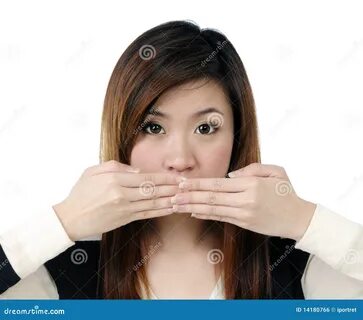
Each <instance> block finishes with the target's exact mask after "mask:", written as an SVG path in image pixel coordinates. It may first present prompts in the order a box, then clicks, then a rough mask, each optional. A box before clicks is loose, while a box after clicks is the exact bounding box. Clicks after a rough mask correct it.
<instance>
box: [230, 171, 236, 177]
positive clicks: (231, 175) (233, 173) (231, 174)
mask: <svg viewBox="0 0 363 320" xmlns="http://www.w3.org/2000/svg"><path fill="white" fill-rule="evenodd" d="M228 176H229V177H230V178H233V177H236V176H237V173H236V172H229V173H228Z"/></svg>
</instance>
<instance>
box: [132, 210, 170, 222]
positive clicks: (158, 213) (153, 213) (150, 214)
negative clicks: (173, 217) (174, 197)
mask: <svg viewBox="0 0 363 320" xmlns="http://www.w3.org/2000/svg"><path fill="white" fill-rule="evenodd" d="M169 214H173V209H172V208H164V209H154V210H148V211H143V212H142V214H141V213H139V214H135V215H133V216H132V220H133V221H136V220H143V219H151V218H157V217H163V216H167V215H169Z"/></svg>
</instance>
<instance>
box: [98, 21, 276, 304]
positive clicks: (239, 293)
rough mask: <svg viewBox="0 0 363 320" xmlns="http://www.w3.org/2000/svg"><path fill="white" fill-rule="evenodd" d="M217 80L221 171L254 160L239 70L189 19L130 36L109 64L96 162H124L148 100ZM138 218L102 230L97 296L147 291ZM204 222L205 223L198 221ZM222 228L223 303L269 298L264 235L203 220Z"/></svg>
mask: <svg viewBox="0 0 363 320" xmlns="http://www.w3.org/2000/svg"><path fill="white" fill-rule="evenodd" d="M198 79H213V80H215V81H217V82H218V83H219V84H220V85H221V87H222V88H223V89H224V90H225V92H226V93H227V95H228V98H229V103H230V105H231V107H232V109H233V118H234V145H233V149H232V155H231V161H230V165H229V171H232V170H237V169H239V168H241V167H244V166H246V165H248V164H250V163H252V162H260V148H259V141H258V129H257V120H256V113H255V103H254V99H253V95H252V90H251V86H250V83H249V80H248V78H247V74H246V71H245V68H244V65H243V63H242V61H241V59H240V57H239V55H238V53H237V51H236V50H235V48H234V47H233V45H232V44H231V43H230V42H229V40H228V39H227V38H226V36H225V35H223V34H222V33H221V32H219V31H216V30H212V29H201V28H200V27H199V26H198V25H196V24H195V23H194V22H191V21H170V22H167V23H164V24H161V25H159V26H156V27H154V28H152V29H150V30H148V31H146V32H145V33H143V34H142V35H140V36H139V37H138V38H137V39H135V40H134V41H133V42H132V43H131V44H130V45H129V47H127V49H126V50H125V51H124V52H123V54H122V55H121V57H120V58H119V60H118V61H117V63H116V66H115V68H114V70H113V72H112V75H111V78H110V80H109V83H108V87H107V92H106V96H105V100H104V109H103V114H102V125H101V143H100V162H104V161H109V160H112V159H113V160H117V161H119V162H122V163H126V164H130V162H129V160H130V155H131V150H132V148H133V146H134V144H135V140H136V138H137V134H138V130H139V128H140V126H142V123H143V120H144V117H145V115H146V114H147V112H148V111H149V110H150V108H151V107H152V105H153V102H154V101H155V100H156V99H157V98H158V97H159V96H160V95H161V94H162V93H163V92H165V91H166V90H168V89H170V88H171V87H173V86H176V85H181V84H184V83H185V82H188V81H191V80H198ZM151 220H152V219H146V220H138V221H134V222H131V223H129V224H127V225H124V226H122V227H120V228H117V229H115V230H112V231H109V232H106V233H104V234H103V236H102V241H101V258H100V272H101V275H102V276H101V279H102V281H101V282H102V283H100V286H99V287H100V288H99V289H100V290H101V291H102V293H101V296H102V297H103V298H105V299H140V298H141V296H140V282H139V281H141V282H142V284H144V285H145V287H146V288H148V280H147V276H146V270H145V263H140V261H142V262H144V260H145V257H144V256H143V253H145V252H147V251H148V250H150V246H151V245H152V244H151V243H150V241H151V240H150V239H151V238H150V232H151V231H150V222H151ZM206 221H208V220H206ZM208 222H210V223H211V224H213V225H218V224H219V225H218V227H220V229H221V230H222V235H221V240H222V248H223V249H222V253H223V261H222V263H223V265H222V270H223V271H224V272H223V273H224V286H225V297H226V299H241V298H244V299H261V298H268V297H270V296H271V275H270V271H269V251H268V241H266V240H267V239H268V237H267V236H265V235H262V234H259V233H255V232H252V231H249V230H246V229H242V228H239V227H237V226H235V225H232V224H228V223H224V222H219V221H218V222H217V221H208Z"/></svg>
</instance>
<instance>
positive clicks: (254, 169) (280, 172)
mask: <svg viewBox="0 0 363 320" xmlns="http://www.w3.org/2000/svg"><path fill="white" fill-rule="evenodd" d="M228 176H229V177H231V178H235V177H241V176H256V177H277V178H283V177H284V176H286V174H285V170H284V168H282V167H279V166H275V165H272V164H261V163H258V162H254V163H251V164H249V165H248V166H246V167H243V168H241V169H238V170H235V171H231V172H229V173H228Z"/></svg>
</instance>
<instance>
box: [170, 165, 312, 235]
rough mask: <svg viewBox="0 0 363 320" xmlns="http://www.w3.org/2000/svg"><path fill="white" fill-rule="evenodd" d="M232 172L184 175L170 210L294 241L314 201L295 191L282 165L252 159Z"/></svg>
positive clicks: (301, 232)
mask: <svg viewBox="0 0 363 320" xmlns="http://www.w3.org/2000/svg"><path fill="white" fill-rule="evenodd" d="M234 172H235V173H236V176H234V177H232V178H196V179H194V178H188V179H186V180H185V182H186V185H185V187H184V188H183V187H182V184H183V183H185V182H181V183H180V185H179V186H180V188H181V189H182V190H183V192H181V193H178V194H177V195H176V198H178V197H180V198H181V201H180V202H177V203H178V204H176V205H174V206H173V208H174V211H175V212H192V217H195V218H198V219H209V220H217V221H223V222H228V223H231V224H234V225H236V226H239V227H241V228H244V229H248V230H251V231H254V232H258V233H262V234H265V235H270V236H280V237H282V238H290V239H294V240H296V241H298V240H299V239H300V238H301V237H302V236H303V234H304V233H305V231H306V229H307V228H308V226H309V224H310V221H311V218H312V217H313V214H314V211H315V208H316V204H314V203H312V202H309V201H305V200H303V199H301V198H299V197H298V196H297V195H296V193H295V191H294V189H293V187H292V185H291V183H290V180H289V178H288V176H287V174H286V172H285V170H284V168H282V167H279V166H275V165H265V164H260V163H252V164H250V165H248V166H246V167H244V168H242V169H239V170H236V171H234Z"/></svg>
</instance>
